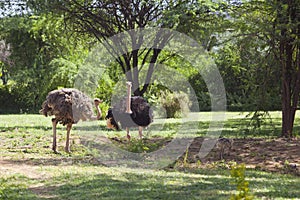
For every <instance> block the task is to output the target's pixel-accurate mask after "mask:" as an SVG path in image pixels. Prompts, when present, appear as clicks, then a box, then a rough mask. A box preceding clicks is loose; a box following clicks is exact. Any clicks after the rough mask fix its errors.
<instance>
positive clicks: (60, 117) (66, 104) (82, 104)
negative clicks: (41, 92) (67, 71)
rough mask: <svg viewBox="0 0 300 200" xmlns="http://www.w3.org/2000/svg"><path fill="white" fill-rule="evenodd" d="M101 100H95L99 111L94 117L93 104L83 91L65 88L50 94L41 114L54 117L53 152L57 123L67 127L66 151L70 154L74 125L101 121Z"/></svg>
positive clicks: (54, 149)
mask: <svg viewBox="0 0 300 200" xmlns="http://www.w3.org/2000/svg"><path fill="white" fill-rule="evenodd" d="M100 103H101V100H100V99H98V98H96V99H94V104H95V106H96V109H97V116H94V115H93V110H92V104H91V102H90V101H89V98H88V97H87V96H86V95H85V94H83V93H82V92H81V91H79V90H77V89H73V88H63V89H60V90H53V91H51V92H49V93H48V96H47V97H46V101H44V103H43V104H42V109H41V110H40V113H41V114H43V115H45V116H46V117H47V116H48V115H49V116H51V115H54V116H55V117H54V118H53V119H52V129H53V146H52V150H53V151H54V152H55V153H57V151H56V147H57V145H56V126H57V123H61V124H63V125H67V139H66V146H65V151H66V152H68V153H70V131H71V128H72V124H76V123H77V122H78V121H79V120H82V121H85V120H99V119H100V118H101V110H100V108H99V104H100Z"/></svg>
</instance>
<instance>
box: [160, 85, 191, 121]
mask: <svg viewBox="0 0 300 200" xmlns="http://www.w3.org/2000/svg"><path fill="white" fill-rule="evenodd" d="M159 101H160V103H161V105H162V107H163V108H164V109H165V110H166V114H167V118H179V117H181V116H183V115H185V114H186V113H187V112H188V111H189V107H190V106H191V102H190V100H189V97H188V95H187V94H185V93H183V92H179V93H174V92H170V91H168V90H165V91H161V94H160V96H159Z"/></svg>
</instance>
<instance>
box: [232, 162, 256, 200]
mask: <svg viewBox="0 0 300 200" xmlns="http://www.w3.org/2000/svg"><path fill="white" fill-rule="evenodd" d="M245 169H246V166H245V164H239V165H236V166H233V167H232V168H231V171H230V174H231V177H232V178H233V179H234V184H235V185H236V188H237V192H238V193H237V194H235V195H232V196H231V197H230V199H232V200H241V199H244V200H251V199H253V196H252V195H251V193H250V190H249V182H248V181H246V180H245Z"/></svg>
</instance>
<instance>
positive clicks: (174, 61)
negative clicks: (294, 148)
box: [0, 0, 300, 137]
mask: <svg viewBox="0 0 300 200" xmlns="http://www.w3.org/2000/svg"><path fill="white" fill-rule="evenodd" d="M0 7H1V18H0V20H1V24H0V41H1V47H0V48H1V55H0V67H1V73H0V76H1V80H2V83H1V87H0V89H1V92H3V94H6V95H3V97H2V100H1V102H6V100H3V99H4V98H6V99H7V98H9V99H17V100H14V101H11V102H14V103H12V104H13V105H11V108H12V109H13V108H14V107H15V108H16V110H17V111H16V112H19V111H20V109H22V110H24V109H25V110H26V109H28V111H29V110H31V111H32V110H34V111H36V110H38V109H37V107H38V106H39V105H40V103H41V101H42V99H43V96H45V94H46V93H47V92H48V91H49V90H51V89H55V88H57V87H72V85H73V84H74V77H75V76H76V73H77V72H78V69H79V66H80V65H81V64H82V63H83V61H84V59H85V58H86V56H87V55H88V53H89V52H90V50H91V48H92V47H93V46H95V45H96V44H97V43H99V42H101V43H103V44H104V45H105V48H106V49H107V51H108V52H109V53H110V55H111V56H113V58H114V62H113V63H112V64H111V65H110V66H108V69H109V70H108V72H107V73H106V74H105V77H106V80H107V82H103V81H99V84H103V85H104V86H105V87H108V86H109V87H112V86H113V85H114V83H115V82H117V81H118V80H117V77H116V76H115V74H119V73H123V74H125V76H126V79H127V80H129V81H132V82H133V90H134V94H135V95H144V96H147V97H148V98H153V100H155V98H154V97H153V95H154V96H155V95H156V96H157V95H158V94H159V91H160V90H165V89H166V88H163V87H162V86H160V85H155V86H153V87H152V86H150V85H149V82H150V81H149V80H150V79H151V78H153V77H152V75H153V72H154V71H155V70H156V69H157V66H158V65H159V64H162V63H166V64H168V66H170V67H172V68H173V69H176V70H177V71H179V72H180V73H182V74H184V76H186V77H187V78H188V80H189V81H190V82H191V85H192V86H193V88H194V90H195V93H196V95H197V101H198V102H199V105H200V107H201V108H200V109H202V110H209V109H210V100H209V99H210V96H209V92H208V90H207V87H206V85H205V82H204V80H203V77H201V75H200V74H199V73H198V72H197V71H195V70H193V69H192V67H191V66H190V64H189V63H188V62H187V61H184V58H180V56H178V55H176V54H174V53H173V52H168V51H166V50H164V47H165V46H166V45H167V43H168V41H169V40H170V39H171V38H172V31H170V32H169V33H168V32H164V33H163V34H162V33H157V34H156V35H155V37H154V40H153V43H152V44H151V45H150V46H151V48H145V46H143V45H144V44H143V42H145V41H146V40H145V38H143V37H142V36H141V37H136V36H137V35H138V34H136V33H137V31H138V30H142V29H144V28H149V27H156V28H166V29H165V30H167V29H168V30H174V31H179V32H180V33H183V34H186V35H188V36H189V37H191V38H193V39H194V40H196V41H197V42H198V43H199V44H201V45H202V47H203V48H204V49H205V50H206V51H207V52H208V53H209V54H210V55H211V56H212V57H213V58H214V59H215V62H216V64H217V66H218V68H219V71H220V73H221V75H222V77H223V79H224V83H225V86H226V93H227V98H228V109H232V110H263V111H268V110H279V109H281V110H282V113H283V115H282V125H283V126H282V127H283V128H282V136H285V137H292V136H293V135H294V134H293V131H292V130H293V123H294V120H295V119H294V118H295V112H296V110H297V107H298V101H299V92H300V83H299V79H300V71H299V69H300V66H299V63H300V62H299V59H300V54H299V52H300V50H299V49H300V47H299V41H300V40H299V35H300V2H299V0H284V1H266V0H258V1H243V0H241V1H205V0H204V1H203V0H192V1H187V0H151V1H144V0H117V1H111V0H97V1H94V0H67V1H59V0H54V1H46V0H28V1H8V0H5V1H1V3H0ZM124 32H127V33H128V35H127V36H128V38H129V41H128V43H127V44H126V45H124V44H122V42H120V41H122V40H110V39H111V38H112V37H113V36H115V37H117V36H121V35H120V34H122V33H124ZM120 52H123V53H120ZM141 69H147V73H146V74H147V76H146V79H145V80H143V81H142V82H141V80H140V76H141V73H142V72H141V71H142V70H141ZM150 87H152V88H150ZM100 88H101V87H99V89H98V90H97V92H98V94H100V95H103V96H105V97H108V96H109V95H111V92H112V91H111V88H110V89H108V90H106V91H103V90H101V89H100ZM20 99H22V103H18V102H19V100H20ZM107 99H109V97H108V98H107ZM6 104H7V103H6ZM6 104H4V105H6ZM16 105H17V106H16ZM6 108H8V107H6ZM4 110H5V109H4V108H1V110H0V112H4Z"/></svg>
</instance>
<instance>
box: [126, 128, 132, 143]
mask: <svg viewBox="0 0 300 200" xmlns="http://www.w3.org/2000/svg"><path fill="white" fill-rule="evenodd" d="M126 133H127V139H128V140H129V141H130V138H131V137H130V133H129V128H128V127H126Z"/></svg>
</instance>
